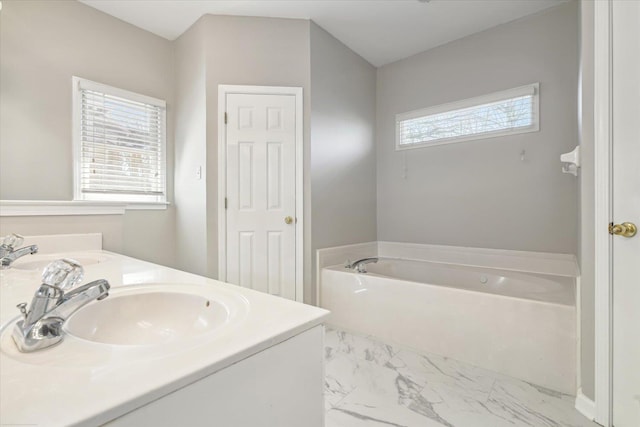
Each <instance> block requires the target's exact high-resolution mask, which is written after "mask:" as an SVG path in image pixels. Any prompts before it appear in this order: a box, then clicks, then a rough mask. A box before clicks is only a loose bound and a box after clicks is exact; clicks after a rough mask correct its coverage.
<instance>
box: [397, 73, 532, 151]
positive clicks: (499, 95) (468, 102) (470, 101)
mask: <svg viewBox="0 0 640 427" xmlns="http://www.w3.org/2000/svg"><path fill="white" fill-rule="evenodd" d="M526 95H532V96H533V98H532V106H531V108H532V112H533V121H532V124H531V125H530V126H526V127H519V128H514V129H501V130H497V131H493V132H483V133H477V134H473V135H466V136H456V137H450V138H440V139H437V140H432V141H424V142H419V143H413V144H401V141H400V139H401V132H400V129H401V126H400V124H401V123H402V122H403V121H405V120H411V119H416V118H419V117H424V116H429V115H433V114H439V113H445V112H448V111H453V110H459V109H463V108H470V107H474V106H479V105H482V104H488V103H491V102H497V101H503V100H507V99H511V98H517V97H520V96H526ZM395 125H396V143H395V149H396V151H402V150H412V149H415V148H424V147H432V146H437V145H445V144H454V143H458V142H467V141H473V140H477V139H487V138H496V137H500V136H507V135H517V134H521V133H529V132H537V131H539V130H540V83H532V84H528V85H524V86H519V87H516V88H512V89H507V90H503V91H499V92H493V93H490V94H486V95H481V96H476V97H473V98H467V99H463V100H460V101H454V102H449V103H446V104H440V105H435V106H432V107H427V108H421V109H418V110H413V111H409V112H406V113H400V114H396V122H395Z"/></svg>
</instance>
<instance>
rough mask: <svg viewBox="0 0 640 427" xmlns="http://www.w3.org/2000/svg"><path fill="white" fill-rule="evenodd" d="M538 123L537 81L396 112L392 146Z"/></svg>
mask: <svg viewBox="0 0 640 427" xmlns="http://www.w3.org/2000/svg"><path fill="white" fill-rule="evenodd" d="M538 129H539V126H538V84H537V83H536V84H533V85H528V86H523V87H519V88H515V89H510V90H506V91H502V92H496V93H493V94H490V95H485V96H481V97H477V98H472V99H466V100H463V101H458V102H454V103H450V104H445V105H439V106H435V107H430V108H425V109H421V110H417V111H412V112H409V113H404V114H398V115H397V116H396V132H397V135H396V148H397V149H405V148H416V147H423V146H429V145H439V144H445V143H450V142H461V141H468V140H472V139H482V138H489V137H494V136H503V135H508V134H516V133H523V132H533V131H537V130H538Z"/></svg>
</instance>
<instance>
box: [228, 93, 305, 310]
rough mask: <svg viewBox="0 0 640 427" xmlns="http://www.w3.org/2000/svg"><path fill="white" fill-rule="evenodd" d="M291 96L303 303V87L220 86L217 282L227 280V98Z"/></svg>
mask: <svg viewBox="0 0 640 427" xmlns="http://www.w3.org/2000/svg"><path fill="white" fill-rule="evenodd" d="M230 94H247V95H292V96H294V97H295V123H296V134H295V150H296V165H295V169H296V176H295V189H296V190H295V195H296V208H295V218H296V222H295V227H296V228H295V231H296V241H295V245H296V249H295V257H296V260H295V268H296V273H295V286H296V301H298V302H303V301H304V295H303V293H304V282H303V278H304V270H303V268H304V264H303V262H304V232H303V231H304V199H303V196H304V193H303V189H304V187H303V185H304V181H303V177H304V169H303V168H304V151H303V150H304V114H303V105H304V104H303V91H302V88H301V87H284V86H247V85H218V279H219V280H222V281H226V279H227V215H226V208H225V198H226V196H227V144H226V142H227V126H226V124H225V112H226V105H227V95H230Z"/></svg>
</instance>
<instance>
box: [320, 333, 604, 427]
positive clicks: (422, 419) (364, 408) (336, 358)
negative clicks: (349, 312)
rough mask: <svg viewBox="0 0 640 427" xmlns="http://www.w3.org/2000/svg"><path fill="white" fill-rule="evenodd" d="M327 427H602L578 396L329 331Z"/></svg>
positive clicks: (348, 334) (326, 337) (326, 388)
mask: <svg viewBox="0 0 640 427" xmlns="http://www.w3.org/2000/svg"><path fill="white" fill-rule="evenodd" d="M325 376H326V378H325V408H326V411H327V412H326V427H359V426H372V427H373V426H393V427H431V426H433V427H442V426H445V427H503V426H505V427H514V426H516V427H517V426H531V427H597V424H595V423H592V422H590V421H589V420H587V419H586V418H584V417H583V416H582V415H581V414H579V413H578V412H577V411H576V410H575V409H574V408H573V403H574V398H573V396H569V395H566V394H563V393H559V392H556V391H553V390H549V389H546V388H543V387H540V386H536V385H533V384H529V383H527V382H524V381H520V380H517V379H514V378H510V377H507V376H505V375H502V374H498V373H495V372H492V371H488V370H486V369H481V368H478V367H475V366H472V365H469V364H466V363H463V362H460V361H457V360H453V359H449V358H446V357H442V356H437V355H432V354H427V355H425V354H418V353H416V352H414V351H412V350H409V349H404V348H398V347H396V346H391V345H388V344H385V343H382V342H380V341H377V340H375V339H371V338H370V337H363V336H359V335H356V334H351V333H347V332H344V331H340V330H336V329H331V328H327V331H326V335H325Z"/></svg>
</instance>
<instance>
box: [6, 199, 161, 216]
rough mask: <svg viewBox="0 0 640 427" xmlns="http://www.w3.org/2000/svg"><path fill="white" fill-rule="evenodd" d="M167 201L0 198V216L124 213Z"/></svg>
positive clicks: (159, 204) (158, 206) (145, 208)
mask: <svg viewBox="0 0 640 427" xmlns="http://www.w3.org/2000/svg"><path fill="white" fill-rule="evenodd" d="M168 204H169V203H166V202H162V203H124V202H90V201H77V200H71V201H68V200H0V217H8V216H63V215H124V213H125V212H126V211H127V210H164V209H167V206H168Z"/></svg>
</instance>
